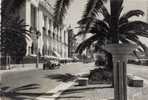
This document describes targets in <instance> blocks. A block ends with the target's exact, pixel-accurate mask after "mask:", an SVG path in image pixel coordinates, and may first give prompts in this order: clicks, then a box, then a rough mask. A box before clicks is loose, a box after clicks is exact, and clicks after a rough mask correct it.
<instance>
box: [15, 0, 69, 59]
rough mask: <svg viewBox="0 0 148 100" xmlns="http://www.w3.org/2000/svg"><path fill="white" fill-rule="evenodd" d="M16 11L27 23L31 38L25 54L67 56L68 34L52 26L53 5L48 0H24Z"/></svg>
mask: <svg viewBox="0 0 148 100" xmlns="http://www.w3.org/2000/svg"><path fill="white" fill-rule="evenodd" d="M18 13H19V15H20V16H21V18H23V19H24V20H25V24H26V25H28V26H29V27H27V29H28V30H30V31H31V38H30V40H27V53H26V55H27V56H28V55H36V54H37V53H39V54H40V55H41V56H57V57H64V58H67V57H68V36H67V33H66V32H65V31H64V28H63V30H54V29H53V26H52V16H53V7H52V5H51V4H50V2H49V1H48V0H24V2H23V4H22V5H21V8H20V9H18Z"/></svg>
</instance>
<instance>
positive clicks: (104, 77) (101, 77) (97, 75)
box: [89, 68, 112, 84]
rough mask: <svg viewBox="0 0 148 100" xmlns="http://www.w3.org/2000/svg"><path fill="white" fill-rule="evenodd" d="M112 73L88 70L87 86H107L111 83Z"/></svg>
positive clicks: (101, 70)
mask: <svg viewBox="0 0 148 100" xmlns="http://www.w3.org/2000/svg"><path fill="white" fill-rule="evenodd" d="M111 80H112V73H111V72H109V71H107V70H105V69H102V68H96V69H94V70H90V75H89V84H104V83H106V84H109V83H111V82H112V81H111Z"/></svg>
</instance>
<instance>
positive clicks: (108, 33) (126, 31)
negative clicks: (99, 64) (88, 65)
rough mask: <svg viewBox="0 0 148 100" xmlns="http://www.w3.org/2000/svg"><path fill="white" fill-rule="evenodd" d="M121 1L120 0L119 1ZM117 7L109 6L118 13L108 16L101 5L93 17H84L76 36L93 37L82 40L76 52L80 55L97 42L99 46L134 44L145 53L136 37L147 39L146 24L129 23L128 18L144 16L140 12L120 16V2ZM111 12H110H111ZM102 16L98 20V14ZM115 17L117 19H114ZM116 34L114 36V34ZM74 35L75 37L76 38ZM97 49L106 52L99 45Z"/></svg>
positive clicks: (133, 11)
mask: <svg viewBox="0 0 148 100" xmlns="http://www.w3.org/2000/svg"><path fill="white" fill-rule="evenodd" d="M121 1H122V0H121ZM117 4H118V5H119V7H118V6H113V7H112V5H111V7H112V8H114V7H118V8H116V9H114V10H117V9H118V11H116V12H118V13H114V11H113V13H114V14H113V13H111V14H109V12H108V10H107V9H106V8H105V6H103V5H102V7H101V8H100V9H98V10H97V9H96V10H95V12H94V15H95V16H91V17H84V18H82V19H81V20H80V21H79V22H78V24H79V25H80V28H81V31H80V32H79V33H78V34H77V35H81V34H87V33H92V34H93V35H92V36H91V37H90V38H88V39H86V40H84V41H83V42H82V43H81V44H80V45H79V46H78V48H77V50H76V51H77V52H79V53H81V52H82V51H83V50H84V49H85V48H88V47H89V46H90V45H91V44H92V43H93V42H96V41H97V42H98V43H99V44H102V45H106V44H110V43H123V44H124V43H130V42H131V41H132V42H135V43H136V44H138V45H140V46H141V47H142V48H143V49H144V51H145V52H146V46H145V45H144V44H143V43H142V42H141V41H140V40H139V38H138V36H143V37H148V24H147V23H144V22H142V21H129V18H131V17H133V16H140V15H144V12H143V11H141V10H132V11H129V12H127V13H126V14H123V15H121V12H122V9H123V7H122V2H117ZM111 11H112V10H111ZM100 13H101V14H102V15H103V17H104V18H103V20H100V19H99V18H98V15H99V14H100ZM115 16H116V17H117V18H116V19H115ZM89 21H91V22H92V23H91V25H89V26H91V27H90V28H89V31H87V32H86V30H88V23H87V22H89ZM115 33H116V34H115ZM77 35H76V36H77ZM98 49H102V50H103V51H104V52H106V54H108V53H107V51H106V50H105V49H103V48H101V45H99V47H98Z"/></svg>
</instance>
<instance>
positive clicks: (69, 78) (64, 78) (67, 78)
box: [45, 73, 76, 82]
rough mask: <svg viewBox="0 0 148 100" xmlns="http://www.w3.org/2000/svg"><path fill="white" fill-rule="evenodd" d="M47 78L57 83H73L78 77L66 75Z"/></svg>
mask: <svg viewBox="0 0 148 100" xmlns="http://www.w3.org/2000/svg"><path fill="white" fill-rule="evenodd" d="M45 78H49V79H55V80H57V81H62V82H69V81H73V80H74V79H76V76H75V75H72V74H69V73H66V74H54V75H46V76H45Z"/></svg>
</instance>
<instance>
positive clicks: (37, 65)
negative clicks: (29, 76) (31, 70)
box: [36, 31, 41, 68]
mask: <svg viewBox="0 0 148 100" xmlns="http://www.w3.org/2000/svg"><path fill="white" fill-rule="evenodd" d="M40 36H41V33H40V31H37V32H36V40H37V51H36V68H38V67H39V49H38V39H39V37H40Z"/></svg>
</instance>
